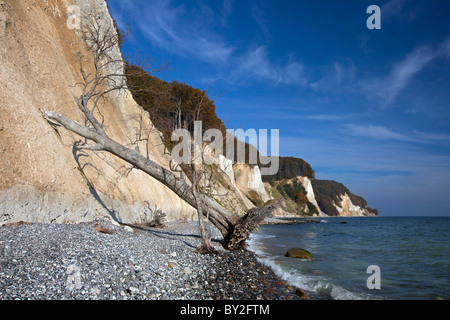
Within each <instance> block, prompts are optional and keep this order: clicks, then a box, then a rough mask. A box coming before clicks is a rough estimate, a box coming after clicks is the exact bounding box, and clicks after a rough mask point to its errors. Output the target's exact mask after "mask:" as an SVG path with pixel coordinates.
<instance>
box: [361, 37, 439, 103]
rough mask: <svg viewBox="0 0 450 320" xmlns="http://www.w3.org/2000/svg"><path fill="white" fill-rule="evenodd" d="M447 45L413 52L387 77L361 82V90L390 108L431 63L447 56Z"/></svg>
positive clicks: (421, 48) (423, 48)
mask: <svg viewBox="0 0 450 320" xmlns="http://www.w3.org/2000/svg"><path fill="white" fill-rule="evenodd" d="M446 43H447V41H446V42H444V43H443V44H441V45H440V46H439V47H438V48H437V49H434V50H433V49H431V48H429V47H427V46H423V47H420V48H418V49H415V50H413V51H412V52H411V53H409V54H408V55H407V56H406V58H405V59H403V60H402V61H400V62H397V63H395V64H394V65H393V67H392V69H391V71H390V73H389V74H388V75H387V76H385V77H381V78H376V79H365V80H361V81H360V82H359V87H360V89H361V90H362V92H363V93H364V94H365V95H366V96H368V97H369V98H371V99H375V100H376V101H377V102H378V103H379V105H380V106H381V107H388V106H389V105H390V104H392V103H393V102H394V101H395V99H396V98H397V96H398V95H399V94H400V93H401V92H402V91H403V90H404V89H405V88H406V87H407V86H408V84H410V82H411V81H412V80H413V78H414V77H415V76H416V75H417V74H418V73H419V72H420V71H422V70H424V69H425V67H426V66H427V65H428V64H429V63H430V62H431V61H433V60H435V59H437V58H439V57H443V56H444V54H446V52H447V49H446V48H447V47H446V46H445V44H446Z"/></svg>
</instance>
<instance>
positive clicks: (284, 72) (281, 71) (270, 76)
mask: <svg viewBox="0 0 450 320" xmlns="http://www.w3.org/2000/svg"><path fill="white" fill-rule="evenodd" d="M236 62H237V64H236V68H235V69H234V71H233V72H232V77H231V78H230V80H231V81H233V82H237V83H239V82H242V81H247V80H248V79H259V80H265V81H269V82H270V84H271V85H278V84H285V85H299V86H305V85H306V84H307V83H308V80H307V77H306V74H305V71H304V67H303V65H302V64H301V63H299V62H297V61H295V60H294V59H289V60H288V62H286V63H285V64H275V63H273V62H272V61H271V60H270V59H269V57H268V53H267V47H266V46H258V47H255V48H252V49H250V50H248V51H247V52H245V53H244V54H242V55H241V56H239V57H237V60H236Z"/></svg>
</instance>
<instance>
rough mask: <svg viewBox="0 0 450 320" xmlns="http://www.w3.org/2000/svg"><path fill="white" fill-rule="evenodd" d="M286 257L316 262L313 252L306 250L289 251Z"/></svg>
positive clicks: (294, 249) (295, 249)
mask: <svg viewBox="0 0 450 320" xmlns="http://www.w3.org/2000/svg"><path fill="white" fill-rule="evenodd" d="M285 257H288V258H296V259H306V260H309V261H311V260H314V257H313V255H312V254H311V252H309V251H308V250H305V249H300V248H292V249H289V250H288V251H287V252H286V254H285Z"/></svg>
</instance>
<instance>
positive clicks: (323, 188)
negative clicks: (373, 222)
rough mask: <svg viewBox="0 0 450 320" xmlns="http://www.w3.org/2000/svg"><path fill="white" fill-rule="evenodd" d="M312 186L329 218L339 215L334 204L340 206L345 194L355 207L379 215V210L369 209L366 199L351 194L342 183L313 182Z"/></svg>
mask: <svg viewBox="0 0 450 320" xmlns="http://www.w3.org/2000/svg"><path fill="white" fill-rule="evenodd" d="M312 186H313V190H314V194H315V196H316V201H317V204H318V205H319V207H320V209H321V210H322V211H323V212H324V213H326V214H327V215H329V216H337V215H339V212H338V211H337V210H336V208H335V206H334V205H333V203H335V204H338V205H340V203H341V199H340V196H341V195H343V194H345V193H346V194H348V196H349V197H350V200H351V201H352V203H353V204H354V205H356V206H359V207H361V208H363V209H367V210H369V211H370V212H372V213H374V214H377V213H378V210H376V209H371V208H369V207H367V201H366V200H365V199H364V198H362V197H360V196H357V195H354V194H353V193H351V192H350V190H348V188H347V187H346V186H344V185H343V184H342V183H339V182H336V181H331V180H312Z"/></svg>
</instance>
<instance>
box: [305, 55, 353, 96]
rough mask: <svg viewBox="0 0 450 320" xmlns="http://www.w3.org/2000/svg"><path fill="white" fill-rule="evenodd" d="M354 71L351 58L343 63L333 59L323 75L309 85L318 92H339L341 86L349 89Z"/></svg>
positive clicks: (341, 88)
mask: <svg viewBox="0 0 450 320" xmlns="http://www.w3.org/2000/svg"><path fill="white" fill-rule="evenodd" d="M356 73H357V69H356V66H355V64H354V63H353V62H352V61H351V60H347V61H346V62H345V63H342V62H339V61H334V62H333V64H332V65H331V66H330V67H329V68H328V70H327V73H326V74H325V76H324V77H322V78H321V79H320V80H319V81H316V82H312V83H310V86H311V88H312V89H313V90H314V91H319V92H333V91H339V92H341V91H342V90H343V88H347V90H349V89H350V87H351V86H353V84H354V81H355V78H356Z"/></svg>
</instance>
